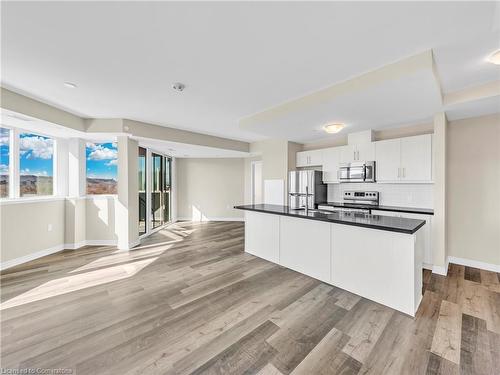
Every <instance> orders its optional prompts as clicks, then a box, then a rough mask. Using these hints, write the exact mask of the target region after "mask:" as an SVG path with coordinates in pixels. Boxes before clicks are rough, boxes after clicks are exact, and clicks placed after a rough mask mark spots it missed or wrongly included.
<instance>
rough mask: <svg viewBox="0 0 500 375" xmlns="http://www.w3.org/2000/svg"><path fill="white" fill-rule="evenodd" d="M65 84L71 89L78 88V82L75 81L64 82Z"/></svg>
mask: <svg viewBox="0 0 500 375" xmlns="http://www.w3.org/2000/svg"><path fill="white" fill-rule="evenodd" d="M64 86H66V87H67V88H69V89H76V83H73V82H64Z"/></svg>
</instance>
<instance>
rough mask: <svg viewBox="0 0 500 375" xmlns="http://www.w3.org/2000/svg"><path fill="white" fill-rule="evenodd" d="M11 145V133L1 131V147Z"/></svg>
mask: <svg viewBox="0 0 500 375" xmlns="http://www.w3.org/2000/svg"><path fill="white" fill-rule="evenodd" d="M8 145H9V132H8V131H7V130H3V129H2V130H1V131H0V146H8Z"/></svg>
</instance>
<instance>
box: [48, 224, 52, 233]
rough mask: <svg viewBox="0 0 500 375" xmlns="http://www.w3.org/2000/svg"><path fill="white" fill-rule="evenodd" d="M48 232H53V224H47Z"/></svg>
mask: <svg viewBox="0 0 500 375" xmlns="http://www.w3.org/2000/svg"><path fill="white" fill-rule="evenodd" d="M47 232H52V224H49V225H47Z"/></svg>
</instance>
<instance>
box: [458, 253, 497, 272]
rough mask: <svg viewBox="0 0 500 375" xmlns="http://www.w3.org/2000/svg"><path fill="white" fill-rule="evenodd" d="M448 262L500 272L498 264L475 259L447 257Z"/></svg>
mask: <svg viewBox="0 0 500 375" xmlns="http://www.w3.org/2000/svg"><path fill="white" fill-rule="evenodd" d="M448 262H449V263H454V264H458V265H461V266H467V267H474V268H480V269H482V270H486V271H492V272H500V265H499V264H492V263H485V262H480V261H477V260H472V259H465V258H457V257H448Z"/></svg>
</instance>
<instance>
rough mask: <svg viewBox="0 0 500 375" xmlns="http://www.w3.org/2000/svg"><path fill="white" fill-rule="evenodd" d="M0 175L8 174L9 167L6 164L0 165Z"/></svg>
mask: <svg viewBox="0 0 500 375" xmlns="http://www.w3.org/2000/svg"><path fill="white" fill-rule="evenodd" d="M0 173H1V174H6V173H9V166H8V165H7V164H0Z"/></svg>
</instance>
